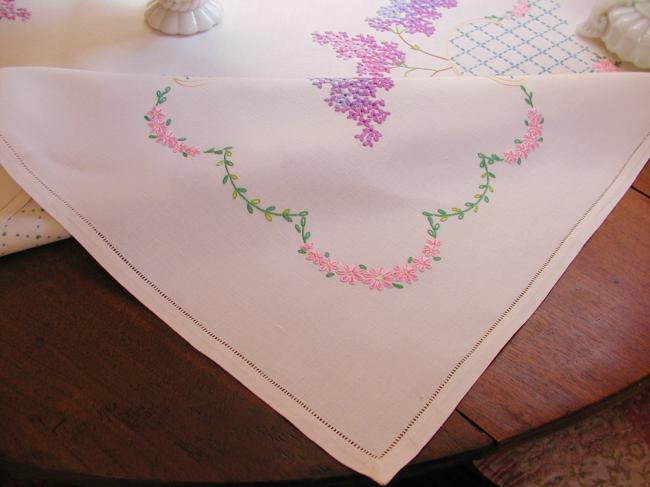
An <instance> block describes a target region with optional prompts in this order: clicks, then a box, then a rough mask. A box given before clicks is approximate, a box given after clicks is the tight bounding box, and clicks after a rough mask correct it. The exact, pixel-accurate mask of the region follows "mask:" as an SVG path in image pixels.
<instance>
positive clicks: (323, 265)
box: [319, 257, 339, 273]
mask: <svg viewBox="0 0 650 487" xmlns="http://www.w3.org/2000/svg"><path fill="white" fill-rule="evenodd" d="M338 268H339V264H338V262H336V261H335V260H332V259H330V258H329V257H323V258H322V259H321V261H320V264H319V270H320V271H321V272H328V273H329V272H336V270H337V269H338Z"/></svg>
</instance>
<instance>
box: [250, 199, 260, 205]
mask: <svg viewBox="0 0 650 487" xmlns="http://www.w3.org/2000/svg"><path fill="white" fill-rule="evenodd" d="M261 202H262V200H258V199H254V200H251V205H259V204H260V203H261Z"/></svg>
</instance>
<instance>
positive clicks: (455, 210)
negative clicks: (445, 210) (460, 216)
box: [451, 208, 463, 213]
mask: <svg viewBox="0 0 650 487" xmlns="http://www.w3.org/2000/svg"><path fill="white" fill-rule="evenodd" d="M451 211H453V212H454V213H461V212H462V211H463V210H461V209H460V208H452V209H451Z"/></svg>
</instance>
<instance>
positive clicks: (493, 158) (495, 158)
mask: <svg viewBox="0 0 650 487" xmlns="http://www.w3.org/2000/svg"><path fill="white" fill-rule="evenodd" d="M492 160H493V161H502V160H503V158H502V157H500V156H498V155H497V154H492Z"/></svg>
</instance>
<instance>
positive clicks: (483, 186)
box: [478, 184, 486, 189]
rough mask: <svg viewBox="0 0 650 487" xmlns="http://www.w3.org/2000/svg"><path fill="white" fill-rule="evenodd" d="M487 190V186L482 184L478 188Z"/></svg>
mask: <svg viewBox="0 0 650 487" xmlns="http://www.w3.org/2000/svg"><path fill="white" fill-rule="evenodd" d="M485 188H486V186H485V184H481V185H480V186H479V187H478V189H485Z"/></svg>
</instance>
